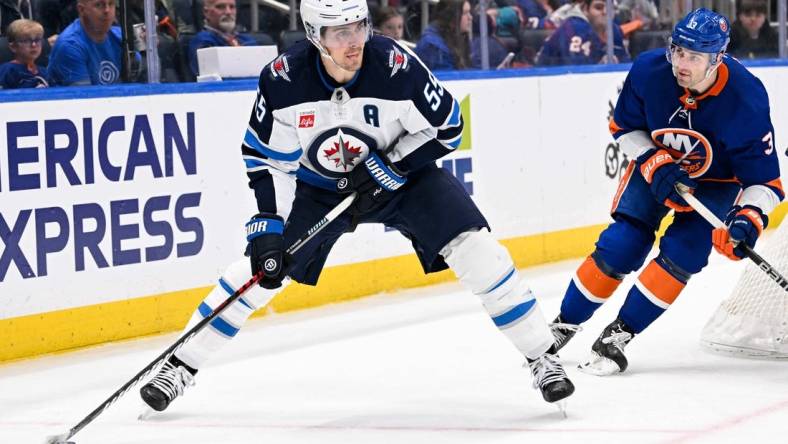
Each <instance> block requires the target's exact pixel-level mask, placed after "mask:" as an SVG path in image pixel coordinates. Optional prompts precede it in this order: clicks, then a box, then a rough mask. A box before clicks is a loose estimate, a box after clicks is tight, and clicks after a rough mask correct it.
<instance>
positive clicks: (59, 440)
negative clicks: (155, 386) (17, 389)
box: [44, 193, 356, 444]
mask: <svg viewBox="0 0 788 444" xmlns="http://www.w3.org/2000/svg"><path fill="white" fill-rule="evenodd" d="M355 199H356V193H352V194H350V195H348V196H347V197H346V198H345V199H344V200H342V202H340V203H339V204H337V206H336V207H334V209H332V210H331V211H329V212H328V213H327V214H326V215H325V216H323V218H322V219H320V221H318V222H317V223H316V224H314V225H313V226H312V228H310V229H309V230H307V231H306V233H304V235H303V236H301V237H300V238H298V239H297V240H296V241H295V242H293V244H292V245H290V247H289V248H288V249H287V252H288V253H290V254H293V253H295V252H296V251H298V250H299V249H300V248H301V247H303V246H304V244H306V243H307V242H308V241H309V240H310V239H312V238H313V237H314V236H315V235H316V234H317V233H319V232H320V231H321V230H322V229H323V228H325V226H326V225H328V224H329V223H331V221H333V220H334V219H336V218H337V217H338V216H339V215H340V214H342V212H344V211H345V210H346V209H347V208H348V207H350V205H351V204H352V203H353V201H354V200H355ZM262 277H263V272H259V273H257V274H256V275H254V276H252V278H251V279H249V280H248V281H246V283H245V284H243V285H241V287H240V288H239V289H238V290H236V291H235V293H233V294H232V296H230V297H229V298H227V299H226V300H225V301H224V302H222V303H221V304H219V306H218V307H216V308H215V309H214V310H213V312H211V314H209V315H208V316H207V317H205V318H204V319H203V320H202V321H200V322H198V323H197V325H195V326H194V327H192V328H191V330H189V331H187V332H186V333H184V334H183V336H181V337H180V339H178V340H177V341H175V343H174V344H172V345H171V346H170V347H169V348H167V350H165V351H164V352H163V353H162V354H160V355H159V356H158V357H157V358H156V359H154V360H153V361H152V362H151V363H150V364H148V365H147V366H145V368H143V369H142V370H141V371H140V372H139V373H137V374H136V375H135V376H134V377H133V378H131V379H130V380H129V381H128V382H126V383H125V384H123V387H121V388H119V389H118V390H117V391H116V392H115V393H113V394H112V395H111V396H110V397H109V398H107V400H106V401H104V402H102V403H101V405H99V406H98V407H96V409H95V410H93V411H92V412H90V414H88V415H87V416H86V417H85V418H84V419H83V420H82V421H80V422H79V423H78V424H77V425H75V426H74V427H72V428H71V429H70V430H69V431H68V432H67V433H63V434H60V435H54V436H49V437H47V439H46V441H44V443H45V444H73V442H70V441H68V440H69V439H71V437H73V436H74V435H76V434H77V432H79V431H80V430H82V429H83V428H84V427H85V426H86V425H88V424H90V423H91V422H92V421H93V420H94V419H96V417H98V416H99V415H101V414H102V413H104V410H107V409H108V408H109V407H110V406H111V405H112V404H114V403H115V401H117V400H118V399H120V397H121V396H123V395H125V394H126V392H128V391H129V390H130V389H131V388H132V387H134V386H135V385H137V383H139V382H140V381H141V380H143V379H145V377H146V376H148V374H149V373H150V372H151V371H153V369H155V368H157V367H158V366H159V365H160V364H161V363H162V362H164V361H166V360H167V359H169V357H170V356H172V355H173V354H174V353H175V352H176V351H178V349H180V348H181V347H182V346H183V344H185V343H186V342H188V341H189V340H190V339H191V338H193V337H194V336H195V335H196V334H197V333H199V332H200V330H202V329H203V327H205V326H206V325H208V323H210V322H211V321H212V320H213V319H214V318H216V317H217V316H219V315H220V314H222V312H223V311H224V310H225V309H226V308H227V307H229V306H230V305H232V304H233V302H235V301H237V300H238V299H239V298H240V297H241V296H242V295H243V294H244V293H245V292H246V291H247V290H248V289H249V288H251V287H252V286H253V285H256V284H257V282H258V281H259V280H260V279H261V278H262Z"/></svg>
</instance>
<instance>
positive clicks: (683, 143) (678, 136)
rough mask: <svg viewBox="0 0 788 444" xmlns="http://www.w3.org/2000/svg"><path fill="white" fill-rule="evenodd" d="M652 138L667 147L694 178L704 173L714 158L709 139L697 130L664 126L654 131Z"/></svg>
mask: <svg viewBox="0 0 788 444" xmlns="http://www.w3.org/2000/svg"><path fill="white" fill-rule="evenodd" d="M651 139H652V140H653V141H654V143H656V144H657V146H659V147H660V148H664V149H666V150H667V151H668V152H669V153H670V155H671V156H673V158H674V159H676V160H677V163H678V164H679V166H681V168H683V169H684V171H686V172H687V173H688V174H689V176H690V177H691V178H693V179H694V178H697V177H700V176H702V175H704V174H705V173H706V171H708V170H709V167H710V166H711V162H712V160H713V158H714V152H713V151H712V148H711V143H709V139H707V138H706V136H704V135H703V134H701V133H699V132H697V131H695V130H691V129H685V128H662V129H658V130H654V131H652V132H651Z"/></svg>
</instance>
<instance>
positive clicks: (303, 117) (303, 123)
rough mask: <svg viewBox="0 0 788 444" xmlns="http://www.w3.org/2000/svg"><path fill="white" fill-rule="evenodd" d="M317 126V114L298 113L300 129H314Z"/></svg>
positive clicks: (311, 112)
mask: <svg viewBox="0 0 788 444" xmlns="http://www.w3.org/2000/svg"><path fill="white" fill-rule="evenodd" d="M314 126H315V112H314V111H312V110H310V111H301V112H299V113H298V127H299V128H312V127H314Z"/></svg>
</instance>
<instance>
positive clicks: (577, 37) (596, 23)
mask: <svg viewBox="0 0 788 444" xmlns="http://www.w3.org/2000/svg"><path fill="white" fill-rule="evenodd" d="M606 55H607V7H606V5H605V0H582V1H581V2H580V3H577V4H575V6H574V9H572V10H571V11H570V12H569V14H568V16H567V18H566V20H564V21H563V23H561V26H559V27H558V29H556V30H555V31H553V34H552V35H550V37H549V38H548V39H547V40H546V41H545V43H544V45H543V46H542V49H541V50H539V54H537V55H536V65H538V66H551V65H590V64H596V63H605V62H607V57H606ZM629 61H630V57H629V53H628V52H627V50H626V48H624V36H623V34H622V32H621V28H620V27H619V26H618V25H617V24H615V23H614V24H613V60H612V62H613V63H626V62H629Z"/></svg>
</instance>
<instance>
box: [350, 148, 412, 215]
mask: <svg viewBox="0 0 788 444" xmlns="http://www.w3.org/2000/svg"><path fill="white" fill-rule="evenodd" d="M407 180H408V178H407V177H406V176H405V174H403V173H401V172H400V171H398V170H397V168H396V167H394V165H392V163H391V161H389V160H388V159H387V158H386V157H385V156H379V155H378V154H377V153H375V152H374V151H373V152H370V153H369V157H367V160H366V161H364V163H363V164H360V165H356V167H355V168H353V171H351V172H350V175H349V176H348V177H343V178H342V179H340V180H339V181H338V182H337V191H339V192H340V193H343V194H347V193H351V192H353V191H355V192H357V193H358V197H357V198H356V201H355V202H353V206H351V207H350V209H349V211H350V213H351V214H354V215H360V214H364V213H368V212H370V211H373V210H375V209H378V208H380V207H382V206H384V205H385V204H386V203H388V201H390V200H391V198H392V197H394V193H395V192H396V191H397V190H398V189H399V188H400V187H402V185H405V182H407Z"/></svg>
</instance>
